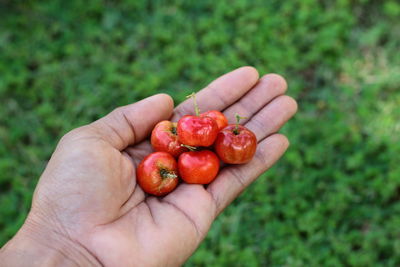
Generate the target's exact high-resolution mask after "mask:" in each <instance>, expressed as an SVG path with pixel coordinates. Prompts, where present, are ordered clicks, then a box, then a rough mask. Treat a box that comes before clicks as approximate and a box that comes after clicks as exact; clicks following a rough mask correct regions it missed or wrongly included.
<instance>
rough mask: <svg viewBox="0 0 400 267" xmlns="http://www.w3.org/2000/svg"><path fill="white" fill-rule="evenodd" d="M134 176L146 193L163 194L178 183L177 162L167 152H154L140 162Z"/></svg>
mask: <svg viewBox="0 0 400 267" xmlns="http://www.w3.org/2000/svg"><path fill="white" fill-rule="evenodd" d="M136 177H137V182H138V184H139V185H140V187H141V188H142V189H143V191H144V192H146V193H147V194H151V195H154V196H165V195H166V194H168V193H169V192H171V191H172V190H174V189H175V187H176V186H177V185H178V181H179V179H178V164H177V162H176V160H175V159H174V157H173V156H172V155H170V154H168V153H167V152H154V153H151V154H150V155H148V156H147V157H145V158H144V159H143V160H142V161H141V162H140V164H139V166H138V168H137V171H136Z"/></svg>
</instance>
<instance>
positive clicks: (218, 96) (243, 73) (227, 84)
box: [172, 67, 258, 121]
mask: <svg viewBox="0 0 400 267" xmlns="http://www.w3.org/2000/svg"><path fill="white" fill-rule="evenodd" d="M257 81H258V72H257V70H256V69H255V68H253V67H241V68H238V69H236V70H234V71H231V72H229V73H227V74H225V75H223V76H221V77H219V78H218V79H216V80H214V81H213V82H211V83H210V84H209V85H208V86H207V87H206V88H204V89H202V90H201V91H199V92H198V93H197V94H196V99H197V103H198V105H199V108H200V110H201V111H207V110H223V109H225V108H227V107H229V106H230V105H231V104H233V103H235V102H236V101H237V100H238V99H240V98H241V97H242V96H243V95H244V94H246V93H247V92H248V91H249V90H250V89H251V88H252V87H253V86H254V85H255V84H256V83H257ZM187 114H194V108H193V102H192V100H191V99H188V100H186V101H184V102H182V103H181V104H179V105H178V106H177V107H176V108H175V110H174V115H173V117H172V121H177V120H178V118H180V117H182V116H184V115H187Z"/></svg>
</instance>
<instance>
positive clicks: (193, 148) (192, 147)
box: [181, 144, 197, 151]
mask: <svg viewBox="0 0 400 267" xmlns="http://www.w3.org/2000/svg"><path fill="white" fill-rule="evenodd" d="M181 146H183V147H186V148H187V149H189V150H190V151H196V150H197V147H195V146H189V145H184V144H181Z"/></svg>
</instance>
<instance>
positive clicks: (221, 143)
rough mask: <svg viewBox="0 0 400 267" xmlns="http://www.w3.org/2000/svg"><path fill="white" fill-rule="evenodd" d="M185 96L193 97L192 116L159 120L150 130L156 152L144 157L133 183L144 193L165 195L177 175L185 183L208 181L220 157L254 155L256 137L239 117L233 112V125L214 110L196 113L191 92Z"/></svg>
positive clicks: (239, 160)
mask: <svg viewBox="0 0 400 267" xmlns="http://www.w3.org/2000/svg"><path fill="white" fill-rule="evenodd" d="M189 97H192V98H193V100H194V107H195V111H196V115H195V116H193V115H185V116H183V117H182V118H181V119H180V120H179V121H178V122H177V123H176V122H171V121H161V122H159V123H158V124H157V125H156V126H155V127H154V129H153V131H152V133H151V145H152V146H153V149H154V150H155V151H157V152H154V153H151V154H150V155H148V156H147V157H145V158H144V159H143V160H142V162H141V163H140V164H139V166H138V168H137V182H138V184H139V185H140V187H141V188H142V189H143V190H144V191H145V192H146V193H148V194H152V195H155V196H164V195H166V194H168V193H169V192H171V191H172V190H174V189H175V187H176V186H177V185H178V182H179V177H180V178H181V179H182V180H183V181H184V182H186V183H189V184H209V183H211V182H212V181H213V180H214V179H215V177H216V176H217V174H218V171H219V167H220V160H221V161H223V162H224V163H228V164H243V163H246V162H249V161H250V160H251V159H252V158H253V156H254V153H255V151H256V147H257V139H256V136H255V135H254V133H253V132H251V131H250V130H249V129H247V128H246V127H244V126H242V125H239V121H240V119H242V117H240V116H239V115H236V120H237V122H236V124H231V125H228V120H227V119H226V117H225V115H224V114H222V113H221V112H219V111H217V110H211V111H207V112H204V113H201V114H200V111H199V108H198V106H197V103H196V97H195V94H194V93H193V94H192V95H190V96H189ZM213 151H214V152H213ZM176 158H177V159H178V161H177V160H176Z"/></svg>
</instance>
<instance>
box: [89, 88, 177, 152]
mask: <svg viewBox="0 0 400 267" xmlns="http://www.w3.org/2000/svg"><path fill="white" fill-rule="evenodd" d="M173 108H174V102H173V100H172V98H171V97H170V96H169V95H167V94H157V95H153V96H151V97H148V98H145V99H143V100H141V101H139V102H136V103H134V104H130V105H127V106H122V107H118V108H116V109H115V110H113V111H112V112H111V113H109V114H108V115H106V116H105V117H103V118H101V119H99V120H97V121H95V122H93V123H91V124H90V125H89V127H93V128H94V130H95V133H96V134H98V135H99V137H101V138H102V139H104V140H105V141H106V142H108V143H110V144H111V145H112V146H113V147H115V148H116V149H118V150H123V149H125V148H126V147H127V146H129V145H131V144H135V143H138V142H140V141H141V140H143V139H144V138H145V137H146V136H147V135H148V134H149V133H150V131H151V129H152V128H153V127H154V125H155V124H156V123H157V122H159V121H161V120H165V119H168V118H170V117H171V115H172V112H173Z"/></svg>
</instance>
